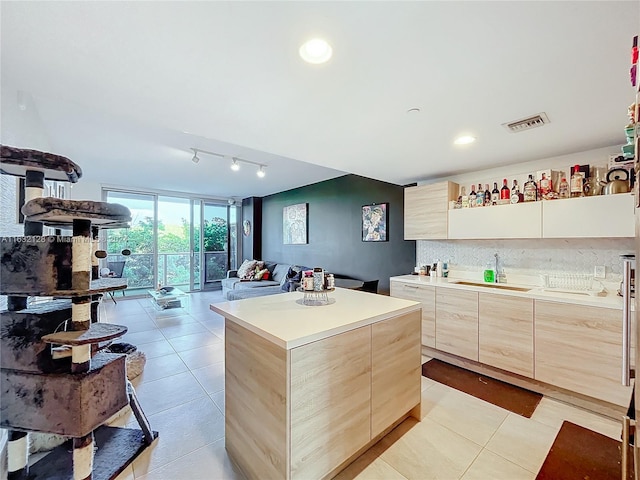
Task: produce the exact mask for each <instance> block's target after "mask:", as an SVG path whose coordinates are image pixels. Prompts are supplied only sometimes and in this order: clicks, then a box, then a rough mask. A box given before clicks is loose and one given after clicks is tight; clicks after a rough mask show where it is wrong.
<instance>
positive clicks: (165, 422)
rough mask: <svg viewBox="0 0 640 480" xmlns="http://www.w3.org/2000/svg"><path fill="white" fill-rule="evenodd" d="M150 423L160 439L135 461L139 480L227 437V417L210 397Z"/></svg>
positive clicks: (161, 415) (135, 469) (177, 408)
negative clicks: (225, 432) (225, 430)
mask: <svg viewBox="0 0 640 480" xmlns="http://www.w3.org/2000/svg"><path fill="white" fill-rule="evenodd" d="M149 423H150V424H151V428H153V429H154V430H156V431H158V432H159V436H158V438H157V439H156V440H155V441H154V443H153V445H152V446H151V447H150V448H148V449H146V450H145V451H144V452H143V453H142V454H141V455H140V456H139V457H138V458H136V459H135V460H134V462H133V470H134V472H135V475H136V477H140V476H141V475H145V474H146V473H148V472H150V471H152V470H155V469H158V468H160V467H162V466H163V465H166V464H168V463H170V462H172V461H173V460H176V459H178V458H180V457H182V456H184V455H187V454H189V453H191V452H193V451H194V450H197V449H198V448H201V447H203V446H205V445H208V444H210V443H213V442H215V441H216V440H219V439H222V438H223V437H224V417H223V415H222V414H221V413H220V410H218V408H217V407H216V406H215V405H214V403H213V401H212V400H211V399H210V398H209V397H202V398H199V399H196V400H193V401H191V402H188V403H185V404H183V405H180V406H178V407H175V408H171V409H169V410H165V411H163V412H160V413H157V414H155V415H151V416H149Z"/></svg>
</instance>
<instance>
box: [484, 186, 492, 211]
mask: <svg viewBox="0 0 640 480" xmlns="http://www.w3.org/2000/svg"><path fill="white" fill-rule="evenodd" d="M489 205H491V190H489V184H488V183H485V184H484V206H485V207H488V206H489Z"/></svg>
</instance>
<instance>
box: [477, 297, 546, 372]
mask: <svg viewBox="0 0 640 480" xmlns="http://www.w3.org/2000/svg"><path fill="white" fill-rule="evenodd" d="M478 323H479V327H478V331H479V334H478V335H479V336H478V344H479V350H480V351H479V359H480V362H481V363H486V364H487V365H491V366H493V367H497V368H501V369H503V370H506V371H508V372H513V373H517V374H519V375H524V376H525V377H530V378H533V299H530V298H521V297H511V296H507V295H495V294H492V293H482V292H480V293H479V294H478Z"/></svg>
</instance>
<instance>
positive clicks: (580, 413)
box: [531, 397, 622, 440]
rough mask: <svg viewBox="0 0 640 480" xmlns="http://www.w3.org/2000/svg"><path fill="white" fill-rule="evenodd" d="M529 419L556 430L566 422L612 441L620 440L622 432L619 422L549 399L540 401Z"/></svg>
mask: <svg viewBox="0 0 640 480" xmlns="http://www.w3.org/2000/svg"><path fill="white" fill-rule="evenodd" d="M531 419H532V420H535V421H537V422H540V423H544V424H545V425H549V426H550V427H554V428H557V429H558V430H559V429H560V427H561V426H562V422H563V421H565V420H568V421H569V422H571V423H575V424H576V425H580V426H582V427H585V428H588V429H589V430H593V431H594V432H598V433H601V434H603V435H606V436H608V437H610V438H613V439H614V440H620V432H621V430H622V423H621V420H614V419H612V418H609V417H603V416H602V415H598V414H597V413H593V412H589V411H588V410H584V409H582V408H578V407H574V406H573V405H569V404H567V403H564V402H561V401H559V400H555V399H553V398H549V397H544V398H543V399H542V400H541V401H540V403H539V404H538V407H537V408H536V411H535V412H534V413H533V415H532V416H531Z"/></svg>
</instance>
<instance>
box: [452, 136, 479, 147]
mask: <svg viewBox="0 0 640 480" xmlns="http://www.w3.org/2000/svg"><path fill="white" fill-rule="evenodd" d="M475 141H476V137H472V136H471V135H461V136H459V137H458V138H456V139H455V140H454V141H453V143H454V144H456V145H469V144H470V143H473V142H475Z"/></svg>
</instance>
